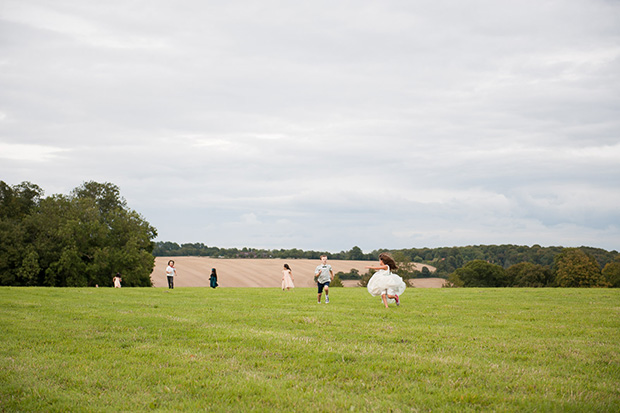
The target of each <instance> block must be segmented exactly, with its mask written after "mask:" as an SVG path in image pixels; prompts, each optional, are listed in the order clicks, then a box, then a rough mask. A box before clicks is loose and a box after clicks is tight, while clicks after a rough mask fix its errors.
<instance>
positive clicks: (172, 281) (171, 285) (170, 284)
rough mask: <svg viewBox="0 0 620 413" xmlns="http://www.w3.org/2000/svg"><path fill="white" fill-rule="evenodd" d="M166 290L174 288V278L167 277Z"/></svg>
mask: <svg viewBox="0 0 620 413" xmlns="http://www.w3.org/2000/svg"><path fill="white" fill-rule="evenodd" d="M168 288H174V277H168Z"/></svg>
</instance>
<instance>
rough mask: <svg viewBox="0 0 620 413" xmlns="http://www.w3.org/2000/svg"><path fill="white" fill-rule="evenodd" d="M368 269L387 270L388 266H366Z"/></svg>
mask: <svg viewBox="0 0 620 413" xmlns="http://www.w3.org/2000/svg"><path fill="white" fill-rule="evenodd" d="M366 268H368V269H370V270H387V269H388V266H387V265H378V266H376V267H372V266H369V265H368V266H366Z"/></svg>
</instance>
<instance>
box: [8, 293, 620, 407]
mask: <svg viewBox="0 0 620 413" xmlns="http://www.w3.org/2000/svg"><path fill="white" fill-rule="evenodd" d="M330 298H331V301H332V302H331V303H330V304H327V305H326V304H321V305H317V304H316V292H315V291H314V289H296V290H294V291H293V292H288V293H283V292H282V291H281V290H279V289H264V288H253V289H249V288H248V289H243V288H228V289H224V288H218V289H216V290H211V289H207V288H184V289H183V288H179V289H175V290H173V291H170V292H169V291H168V290H166V289H155V288H142V289H130V288H123V289H120V290H119V289H112V288H99V289H95V288H90V289H86V288H84V289H69V288H67V289H57V288H56V289H54V288H0V329H1V330H0V331H1V336H0V337H1V338H0V411H8V412H12V411H63V412H66V411H71V412H77V411H97V412H99V411H145V410H158V411H197V410H212V411H231V410H232V411H247V410H255V411H271V410H283V411H368V410H370V411H431V410H435V411H489V410H497V411H575V412H584V411H597V412H617V411H620V290H610V289H579V290H577V289H408V290H407V292H406V293H405V294H404V295H403V296H402V302H403V304H402V305H401V306H400V307H395V306H392V307H390V308H389V309H385V308H383V306H382V304H381V303H380V299H379V298H375V297H371V296H370V295H369V294H368V293H367V292H366V291H365V289H362V288H345V289H342V288H338V289H337V288H333V289H332V291H331V294H330Z"/></svg>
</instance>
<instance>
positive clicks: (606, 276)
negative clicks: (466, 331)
mask: <svg viewBox="0 0 620 413" xmlns="http://www.w3.org/2000/svg"><path fill="white" fill-rule="evenodd" d="M448 279H449V284H448V285H450V286H454V287H613V288H619V287H620V256H619V255H616V257H615V259H614V260H613V261H611V262H608V263H606V264H605V266H604V267H603V268H602V269H601V266H600V265H599V262H598V261H597V259H596V258H595V257H594V255H591V254H588V253H587V252H585V251H584V250H583V249H580V248H567V249H564V250H563V251H562V252H560V253H559V254H557V255H556V256H555V257H554V260H553V264H552V265H550V266H545V265H540V264H533V263H531V262H521V263H518V264H514V265H511V266H510V267H508V268H506V269H505V268H504V267H502V266H501V265H498V264H493V263H490V262H488V261H484V260H479V259H477V260H473V261H469V262H468V263H466V264H465V265H463V267H461V268H458V269H456V270H455V271H454V272H453V273H451V274H450V276H449V277H448Z"/></svg>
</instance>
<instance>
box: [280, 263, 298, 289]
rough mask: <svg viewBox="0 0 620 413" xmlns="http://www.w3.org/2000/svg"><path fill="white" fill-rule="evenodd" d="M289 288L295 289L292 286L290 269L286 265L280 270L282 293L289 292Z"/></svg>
mask: <svg viewBox="0 0 620 413" xmlns="http://www.w3.org/2000/svg"><path fill="white" fill-rule="evenodd" d="M291 288H295V285H294V284H293V271H291V267H289V266H288V264H284V269H283V270H282V291H284V290H285V289H286V290H290V289H291Z"/></svg>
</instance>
